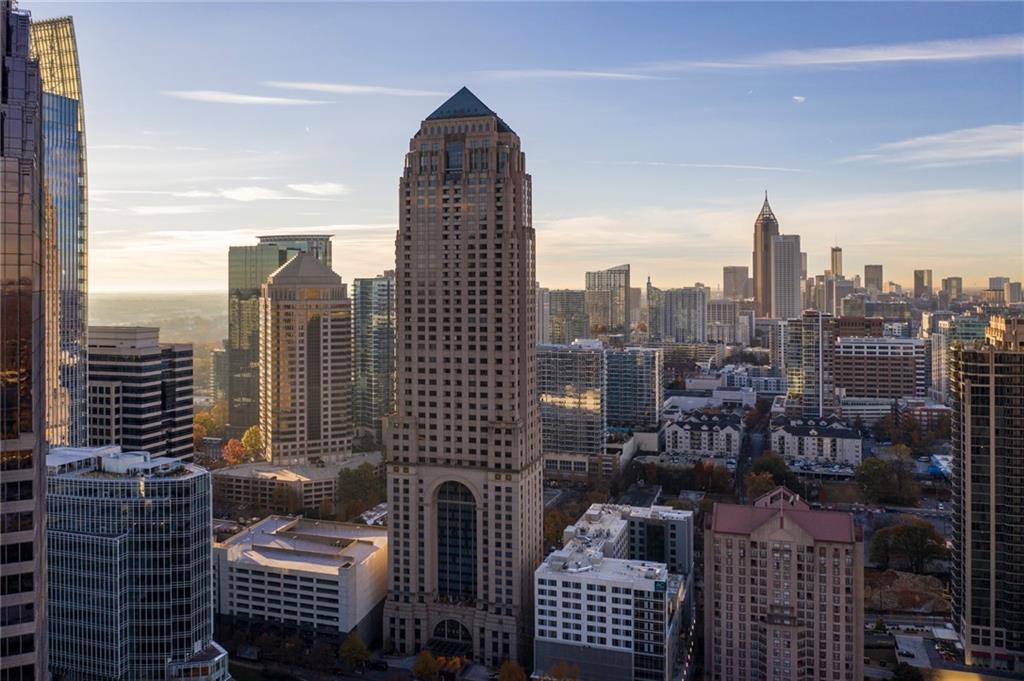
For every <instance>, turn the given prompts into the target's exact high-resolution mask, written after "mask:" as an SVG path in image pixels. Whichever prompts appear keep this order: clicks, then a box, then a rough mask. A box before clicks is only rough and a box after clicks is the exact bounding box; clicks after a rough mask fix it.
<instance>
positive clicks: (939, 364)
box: [928, 315, 988, 404]
mask: <svg viewBox="0 0 1024 681" xmlns="http://www.w3.org/2000/svg"><path fill="white" fill-rule="evenodd" d="M987 329H988V317H969V316H961V315H957V316H955V317H953V318H952V319H944V320H939V322H938V326H937V330H936V331H933V332H931V334H929V338H928V341H929V342H930V343H931V369H932V380H931V388H930V389H929V396H930V397H931V398H932V399H933V400H935V401H937V402H941V403H943V404H947V403H948V402H949V397H950V395H949V375H950V366H949V362H950V360H951V359H952V352H951V351H952V348H953V345H954V344H955V343H957V342H968V343H969V342H971V341H974V340H979V339H982V338H984V337H985V331H986V330H987Z"/></svg>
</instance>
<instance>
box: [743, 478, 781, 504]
mask: <svg viewBox="0 0 1024 681" xmlns="http://www.w3.org/2000/svg"><path fill="white" fill-rule="evenodd" d="M743 481H744V483H745V484H746V486H747V498H748V499H750V500H751V501H753V500H754V499H757V498H758V497H760V496H761V495H763V494H767V493H768V492H771V491H772V490H773V489H775V488H776V487H777V485H776V484H775V478H773V477H772V474H771V473H769V472H768V471H762V472H760V473H755V472H753V471H751V472H750V473H747V475H746V476H745V477H744V478H743Z"/></svg>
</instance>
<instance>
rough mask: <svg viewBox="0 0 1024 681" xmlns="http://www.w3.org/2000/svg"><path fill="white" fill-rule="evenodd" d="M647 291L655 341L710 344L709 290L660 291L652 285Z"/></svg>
mask: <svg viewBox="0 0 1024 681" xmlns="http://www.w3.org/2000/svg"><path fill="white" fill-rule="evenodd" d="M647 291H648V320H649V321H648V327H649V330H650V335H651V338H652V339H653V340H659V341H669V342H675V343H704V342H706V341H707V324H708V289H706V288H704V287H703V286H690V287H686V288H673V289H666V290H660V289H655V288H654V287H653V286H651V285H650V284H648V288H647ZM652 293H654V295H653V301H652V295H651V294H652Z"/></svg>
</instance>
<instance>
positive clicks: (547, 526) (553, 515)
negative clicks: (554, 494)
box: [544, 509, 572, 546]
mask: <svg viewBox="0 0 1024 681" xmlns="http://www.w3.org/2000/svg"><path fill="white" fill-rule="evenodd" d="M570 524H572V518H570V517H569V516H568V515H566V514H565V513H564V512H562V511H559V510H558V509H554V510H552V511H547V512H545V513H544V543H545V544H551V545H555V546H559V545H561V543H562V531H563V530H565V528H566V527H568V526H569V525H570Z"/></svg>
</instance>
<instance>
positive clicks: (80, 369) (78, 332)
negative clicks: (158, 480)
mask: <svg viewBox="0 0 1024 681" xmlns="http://www.w3.org/2000/svg"><path fill="white" fill-rule="evenodd" d="M31 32H32V56H33V57H34V58H35V59H38V60H39V73H40V76H41V78H42V81H43V152H44V156H45V157H46V158H45V163H44V167H45V169H46V173H45V179H46V182H45V184H46V206H47V219H48V220H49V221H51V222H52V224H51V225H49V226H48V232H49V233H50V234H51V235H52V236H51V244H50V246H49V250H50V251H51V252H50V253H49V254H48V258H49V260H48V262H50V263H51V265H52V270H53V272H52V274H50V275H48V276H49V281H50V286H49V287H48V288H49V289H50V290H48V291H47V307H48V310H47V318H48V323H49V324H50V329H51V330H52V331H51V334H50V335H52V338H51V337H48V338H47V342H46V345H47V368H46V373H47V386H46V403H47V404H46V434H47V441H48V442H49V443H50V444H51V445H57V444H59V445H76V446H77V445H84V444H86V440H87V424H86V419H87V410H86V403H87V394H88V391H87V389H86V377H87V372H86V358H85V354H86V349H87V341H86V336H87V332H88V326H89V315H88V310H87V303H88V271H87V263H88V258H87V257H86V250H87V246H88V232H89V230H88V223H89V211H88V174H87V172H86V168H87V164H86V145H85V111H84V108H83V106H82V79H81V75H80V73H79V67H78V46H77V44H76V42H75V26H74V23H73V22H72V20H71V17H61V18H58V19H47V20H45V21H36V22H33V23H32V30H31Z"/></svg>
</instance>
